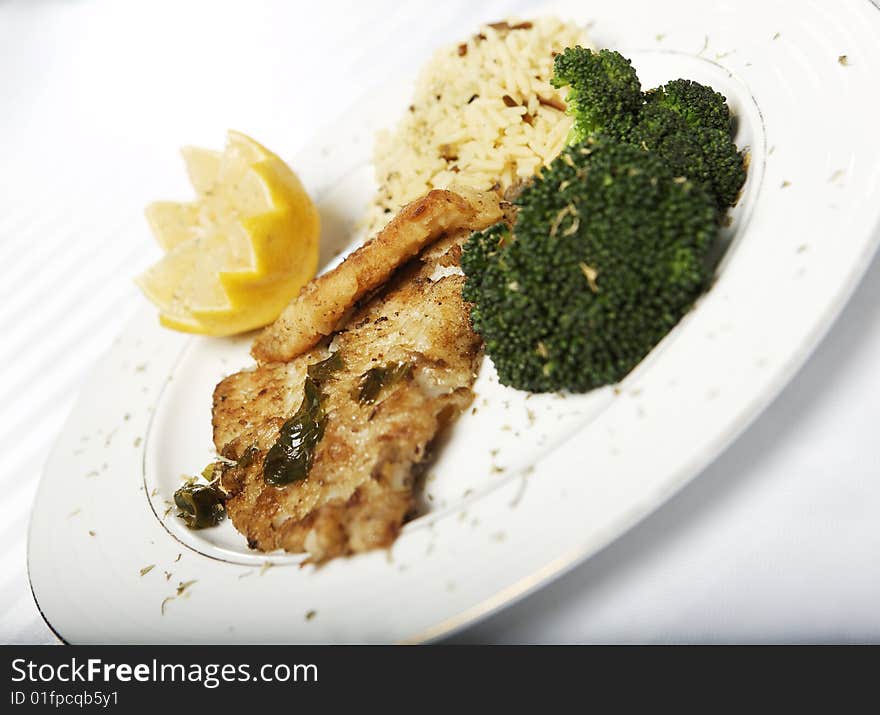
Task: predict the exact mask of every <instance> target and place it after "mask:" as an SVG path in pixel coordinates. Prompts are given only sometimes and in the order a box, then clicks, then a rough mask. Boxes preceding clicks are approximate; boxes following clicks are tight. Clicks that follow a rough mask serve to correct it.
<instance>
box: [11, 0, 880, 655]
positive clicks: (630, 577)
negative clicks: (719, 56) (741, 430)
mask: <svg viewBox="0 0 880 715" xmlns="http://www.w3.org/2000/svg"><path fill="white" fill-rule="evenodd" d="M586 1H587V0H585V2H586ZM632 5H633V6H634V9H633V11H634V12H637V10H638V8H637V5H638V3H637V2H632ZM535 6H536V3H532V2H484V3H474V2H464V1H461V0H458V1H449V0H446V1H444V2H430V3H428V2H409V3H399V2H335V1H334V2H329V1H328V0H322V2H314V0H311V1H310V2H244V0H242V1H241V2H235V3H232V2H210V3H209V2H157V1H155V0H154V1H152V2H146V1H143V2H131V1H129V2H126V1H117V2H110V1H109V0H106V1H101V0H79V1H76V0H68V1H62V0H43V1H41V0H30V1H27V0H19V1H18V2H14V1H13V2H9V1H7V2H0V270H2V276H3V280H2V281H0V295H2V298H0V356H2V361H3V362H2V365H3V372H2V376H0V490H2V491H0V493H2V496H0V543H2V544H3V550H2V555H0V643H9V642H12V643H50V642H55V639H54V637H53V636H52V634H51V632H50V631H49V630H48V629H47V628H46V627H45V625H44V624H43V622H42V620H41V619H40V617H39V614H38V612H37V610H36V607H35V606H34V604H33V600H32V598H31V594H30V591H29V588H28V582H27V576H26V564H25V551H26V550H25V546H26V533H27V525H28V517H29V511H30V506H31V502H32V499H33V494H34V490H35V487H36V484H37V480H38V479H39V476H40V472H41V468H42V464H43V461H44V458H45V455H46V452H47V450H48V448H49V446H50V445H51V443H52V441H53V440H54V438H55V436H56V435H57V434H58V431H59V430H60V429H61V426H62V423H63V421H64V419H65V417H66V415H67V413H68V412H69V410H70V407H71V405H72V403H73V401H74V399H75V398H76V396H77V390H78V386H79V384H80V383H81V381H82V379H83V376H84V375H85V374H86V373H87V371H88V370H89V367H90V366H91V365H92V364H93V363H94V362H95V360H96V359H97V357H98V356H99V355H100V354H101V353H102V352H104V351H105V350H106V349H107V348H108V347H109V345H110V343H111V341H112V339H113V337H114V336H115V335H116V333H117V332H118V331H119V330H120V329H121V327H122V326H123V325H124V324H125V322H126V321H127V320H128V318H129V317H130V316H131V315H132V313H133V312H134V310H135V309H136V308H137V307H138V306H139V305H141V302H142V300H143V299H142V298H141V297H140V296H139V294H138V293H137V291H136V289H135V287H134V286H133V284H132V282H131V278H132V276H133V275H134V274H136V273H137V272H139V271H140V270H141V269H143V268H144V267H145V266H146V265H148V264H149V263H150V262H151V261H152V260H153V259H154V257H155V256H156V255H157V249H156V248H155V247H154V245H153V243H152V240H151V237H150V236H149V233H148V231H147V229H146V226H145V223H144V221H143V218H142V213H141V212H142V208H143V206H144V205H145V204H146V203H147V202H149V201H151V200H153V199H156V198H176V197H180V198H183V197H185V196H187V193H186V191H187V187H186V184H185V179H184V175H183V169H182V165H181V162H180V160H179V156H178V154H177V148H178V147H179V146H180V145H183V144H188V143H189V144H198V145H203V146H209V147H217V148H219V147H220V146H221V145H222V142H223V137H224V133H225V130H226V129H227V128H230V127H231V128H236V129H240V130H242V131H244V132H246V133H248V134H251V135H252V136H254V137H256V138H257V139H259V140H260V141H261V142H263V143H265V144H267V145H268V146H269V147H270V148H272V149H274V150H275V151H276V152H278V153H279V154H281V155H282V156H285V157H290V156H293V155H295V154H296V152H297V151H298V150H299V149H300V148H302V147H303V146H304V145H305V144H306V143H307V142H308V141H309V138H310V137H311V136H312V135H313V134H314V133H315V132H317V131H318V130H319V129H320V128H321V126H322V125H323V124H324V123H326V122H328V121H330V120H331V119H333V118H335V117H336V116H338V115H339V114H340V113H342V112H343V111H345V110H346V109H347V108H348V107H349V105H351V104H353V103H354V102H356V100H357V98H358V96H360V95H362V94H363V93H365V92H368V91H369V89H370V87H371V86H376V85H378V84H381V83H382V82H384V81H385V80H386V79H387V78H388V77H389V76H391V75H393V74H394V73H395V71H397V70H398V69H399V68H400V67H402V66H410V65H411V64H412V63H420V62H422V61H424V60H425V59H426V58H427V57H428V56H429V54H430V51H431V49H432V48H433V47H435V46H436V45H437V44H440V43H446V42H454V41H456V40H457V39H458V38H460V37H463V36H466V35H467V34H469V33H470V32H472V30H473V29H474V27H475V26H476V24H478V22H479V21H481V20H496V19H501V18H503V17H506V16H508V15H519V16H528V15H529V13H530V8H532V7H535ZM745 11H747V9H744V12H745ZM754 11H759V8H757V7H756V8H754ZM670 17H671V18H672V19H673V20H672V21H673V22H674V18H675V12H674V2H672V3H670ZM664 29H668V28H664ZM877 69H878V70H880V68H877ZM878 370H880V261H878V260H875V261H874V262H873V263H872V265H871V266H870V267H869V268H868V270H867V273H866V275H865V278H864V281H863V283H862V285H861V286H860V288H859V289H858V290H857V292H856V294H855V296H854V297H853V298H852V300H851V302H850V304H849V305H848V307H847V308H846V310H845V311H844V313H843V315H842V316H841V318H840V320H839V321H838V322H837V324H836V325H835V327H834V328H833V329H832V330H831V332H830V334H829V335H828V337H827V338H826V339H825V341H824V342H823V343H822V344H821V346H820V347H819V349H818V351H817V352H816V353H815V355H814V356H813V357H812V358H811V359H810V361H809V362H808V363H807V365H806V367H805V368H804V369H803V370H802V371H801V372H800V373H799V374H798V375H797V377H796V378H795V379H794V381H793V382H792V383H791V384H790V385H789V387H788V388H787V389H786V390H785V391H784V392H783V394H782V395H781V396H780V397H779V399H777V400H776V402H775V403H774V404H773V405H772V406H771V407H770V408H769V409H768V410H767V411H766V412H765V413H764V414H763V415H762V416H761V417H760V418H759V419H758V420H757V422H755V424H754V425H753V426H752V427H751V428H750V429H749V430H748V431H747V432H746V433H745V434H744V435H743V436H742V437H741V438H740V439H739V440H738V441H737V442H736V443H735V444H734V445H733V447H731V448H730V449H729V450H728V451H727V452H726V453H725V454H723V455H722V456H721V457H720V458H719V459H718V460H717V461H716V462H715V463H714V464H713V465H712V466H711V467H710V468H709V469H707V470H706V471H705V473H704V474H702V475H701V476H700V477H699V478H698V479H696V480H695V481H694V482H693V483H692V484H691V485H690V486H689V487H687V488H686V489H685V490H684V491H683V492H681V493H680V494H679V495H678V496H677V497H675V498H674V499H673V500H672V501H671V502H669V503H668V504H667V505H666V506H664V507H663V508H662V509H661V510H660V511H658V512H657V513H656V514H654V515H653V516H652V517H650V518H649V519H647V520H646V521H644V522H643V523H642V524H641V525H639V526H638V527H636V528H635V529H634V530H632V531H631V532H630V533H628V534H627V535H626V536H624V537H623V538H622V539H620V540H618V541H617V542H616V543H614V544H613V545H612V546H610V547H609V548H607V549H606V550H605V551H603V552H602V553H600V554H599V555H597V556H596V557H594V558H593V559H591V560H590V561H588V562H587V563H586V564H584V565H582V566H580V567H579V568H577V569H575V570H574V571H573V572H571V573H570V574H568V575H567V576H565V577H563V578H562V579H560V580H559V581H557V582H555V583H554V584H552V585H550V586H549V587H547V588H545V589H543V590H542V591H540V592H539V593H537V594H535V595H533V596H531V597H529V598H528V599H526V600H525V601H523V602H521V603H519V604H517V605H515V606H513V607H511V608H509V609H507V610H505V611H503V612H502V613H500V614H498V615H496V616H495V617H493V618H491V619H489V620H488V621H485V622H483V623H481V624H479V625H477V626H475V627H473V628H471V629H469V630H467V631H465V632H463V633H461V634H460V635H458V636H457V637H456V638H455V639H454V640H456V641H460V642H584V641H600V642H609V641H610V642H619V641H623V642H669V641H673V642H680V641H687V642H692V641H699V642H716V641H723V642H729V641H743V640H747V641H786V642H791V641H835V642H836V641H873V642H877V641H880V519H878V514H880V478H878V477H880V466H878V465H880V456H878V444H877V436H878V424H880V378H878V376H877V372H878ZM83 578H88V574H83Z"/></svg>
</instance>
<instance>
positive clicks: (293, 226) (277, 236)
mask: <svg viewBox="0 0 880 715" xmlns="http://www.w3.org/2000/svg"><path fill="white" fill-rule="evenodd" d="M182 153H183V158H184V161H185V163H186V168H187V173H188V174H189V179H190V183H191V184H192V186H193V188H194V189H195V192H196V200H195V201H193V202H191V203H176V202H170V201H160V202H156V203H154V204H151V205H150V206H148V207H147V209H146V217H147V222H148V223H149V225H150V228H151V229H152V231H153V234H154V236H155V237H156V240H157V241H158V243H159V245H160V246H161V247H162V249H163V250H164V251H165V256H164V257H163V258H162V259H161V260H159V262H158V263H156V264H155V265H153V266H151V267H150V268H149V269H148V270H147V271H146V272H145V273H143V274H142V275H141V276H139V277H138V278H137V284H138V285H139V286H140V288H141V290H143V292H144V294H145V295H146V296H147V298H149V299H150V300H151V301H152V302H153V303H155V304H156V305H157V306H158V307H159V311H160V312H159V320H160V322H161V323H162V325H165V326H166V327H169V328H173V329H175V330H181V331H184V332H190V333H202V334H205V335H233V334H235V333H241V332H245V331H247V330H252V329H254V328H258V327H260V326H263V325H266V324H268V323H271V322H272V321H273V320H275V318H277V317H278V315H279V314H280V313H281V311H282V310H283V309H284V307H285V306H286V305H287V304H288V303H289V302H290V300H291V299H292V298H293V297H294V296H295V295H296V294H297V293H298V292H299V290H300V289H301V288H302V287H303V286H304V285H305V284H306V283H307V282H308V281H309V280H311V279H312V278H313V277H314V275H315V271H316V270H317V267H318V239H319V233H320V223H319V218H318V211H317V209H316V208H315V205H314V204H313V203H312V200H311V199H310V198H309V196H308V194H307V193H306V191H305V189H304V188H303V186H302V184H301V183H300V181H299V179H298V178H297V176H296V174H294V173H293V171H292V170H291V169H290V167H288V166H287V164H285V163H284V162H283V161H281V159H279V158H278V157H277V156H276V155H275V154H273V153H272V152H270V151H269V150H268V149H266V148H265V147H263V146H262V145H260V144H259V143H257V142H256V141H254V140H253V139H251V138H250V137H247V136H245V135H244V134H241V133H239V132H233V131H230V132H229V134H228V137H227V144H226V149H225V150H224V151H223V152H222V153H221V152H215V151H209V150H207V149H198V148H191V147H188V148H185V149H184V150H183V152H182Z"/></svg>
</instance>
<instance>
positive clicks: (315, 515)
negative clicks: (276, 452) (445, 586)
mask: <svg viewBox="0 0 880 715" xmlns="http://www.w3.org/2000/svg"><path fill="white" fill-rule="evenodd" d="M467 234H468V232H467V231H465V232H460V233H459V234H457V235H456V236H450V237H449V238H447V239H446V240H444V241H443V242H441V243H439V244H438V245H437V246H436V247H432V249H431V250H430V251H426V252H425V254H423V259H424V260H425V262H424V263H421V262H418V261H416V262H414V263H413V264H412V265H409V266H407V267H405V268H403V269H402V270H401V271H400V272H399V273H398V275H396V276H395V278H394V279H393V280H392V282H391V283H390V284H389V285H388V286H387V287H386V288H385V289H383V290H382V292H381V293H380V294H378V295H376V296H374V297H373V298H372V299H371V300H370V301H369V302H368V303H367V304H366V305H365V306H363V307H362V308H360V309H359V310H358V311H357V313H356V314H355V315H354V316H353V317H352V318H351V320H350V321H349V323H348V326H347V327H346V328H345V329H343V330H341V331H339V332H338V333H337V334H336V335H335V336H334V337H333V341H332V343H330V346H328V345H327V344H326V342H325V343H322V345H320V346H318V347H314V348H312V349H311V350H310V351H309V352H307V353H305V354H302V355H300V356H299V357H297V358H296V359H294V360H292V361H290V362H288V363H269V364H265V365H262V366H260V367H258V368H256V369H255V370H252V371H246V372H240V373H237V374H235V375H231V376H230V377H228V378H226V379H225V380H223V381H222V382H221V383H220V384H219V385H218V386H217V388H216V390H215V393H214V415H213V423H214V441H215V444H216V447H217V449H218V451H219V452H220V454H221V455H223V456H224V457H226V458H227V459H229V460H233V461H235V462H237V464H236V465H234V466H227V467H226V468H225V469H224V472H223V476H222V485H223V487H224V489H225V490H226V491H227V492H228V493H229V494H230V498H229V500H228V502H227V511H228V513H229V516H230V518H231V519H232V522H233V524H234V525H235V527H236V528H237V529H238V530H239V531H241V532H242V533H243V534H245V535H246V536H247V539H248V543H249V544H250V545H251V547H253V548H257V549H261V550H265V551H270V550H274V549H279V548H281V549H285V550H287V551H293V552H303V551H305V552H308V553H309V556H310V559H311V560H312V561H314V562H321V561H325V560H327V559H330V558H333V557H335V556H339V555H345V554H351V553H357V552H361V551H367V550H369V549H374V548H380V547H384V546H388V545H390V544H391V543H392V542H393V541H394V539H395V538H396V536H397V533H398V532H399V530H400V527H401V525H402V523H403V521H404V519H405V517H406V515H407V513H408V512H409V511H410V510H411V509H412V506H413V498H412V488H413V482H414V478H415V477H414V473H415V472H416V471H417V467H418V465H419V464H420V463H422V462H423V461H424V460H425V459H426V457H427V455H428V452H429V449H430V445H431V442H432V441H433V439H434V438H435V436H436V434H437V432H438V431H439V430H440V429H442V428H443V426H444V425H445V424H447V423H448V422H450V421H451V420H452V419H454V418H455V416H456V415H458V414H459V413H460V412H461V411H462V410H464V409H465V408H466V407H467V406H468V405H469V404H470V402H471V400H472V399H473V393H472V392H471V386H472V384H473V381H474V378H475V373H476V369H477V366H478V361H479V356H480V340H479V338H478V337H477V336H476V335H475V334H474V333H473V331H472V330H471V327H470V321H469V317H468V307H467V305H466V304H465V303H464V302H463V301H462V298H461V286H462V282H463V278H462V276H460V275H445V276H443V277H439V278H437V276H436V275H435V273H436V272H437V269H438V266H447V267H448V266H449V265H450V264H454V263H456V262H457V261H456V258H457V256H458V253H459V252H460V241H461V240H463V238H464V237H466V235H467ZM441 272H444V271H441ZM331 347H332V349H333V350H334V351H337V352H338V353H339V354H340V356H341V357H342V360H343V363H344V367H343V368H342V369H341V370H339V371H337V372H336V373H334V375H333V376H332V378H330V379H328V380H327V381H326V382H325V383H324V386H323V388H322V391H323V395H324V397H323V406H324V410H325V412H326V414H327V416H328V417H327V422H326V427H325V431H324V436H323V438H322V439H321V441H320V442H319V443H318V446H317V448H316V450H315V457H314V462H313V464H312V467H311V470H310V472H309V476H308V477H307V478H306V479H304V480H302V481H299V482H293V483H291V484H287V485H285V486H282V487H276V486H272V485H270V484H267V483H266V482H265V481H264V479H263V461H264V458H265V454H266V452H267V451H268V449H269V448H270V447H271V446H272V444H274V443H275V441H276V440H277V437H278V433H279V429H280V428H281V425H282V424H283V423H284V421H285V420H286V419H287V418H288V417H289V416H290V415H291V414H292V413H293V412H295V411H296V409H297V408H298V407H299V403H300V401H301V399H302V386H303V382H304V380H305V376H306V368H307V366H308V365H309V364H312V363H314V362H318V361H320V360H322V359H324V358H325V357H326V356H327V355H329V354H330V349H331ZM398 361H400V362H405V363H407V364H409V365H411V366H412V371H411V373H410V374H409V375H408V376H407V377H405V378H404V379H403V380H401V381H400V382H398V383H395V384H391V385H387V386H386V387H384V388H383V390H382V391H381V393H380V394H379V396H378V398H377V399H376V401H375V402H374V403H372V404H362V403H361V402H360V401H359V400H358V399H357V395H358V385H359V382H360V378H361V376H362V375H363V374H364V373H365V372H366V371H368V370H370V369H371V368H373V367H377V366H382V365H384V364H387V363H392V362H398Z"/></svg>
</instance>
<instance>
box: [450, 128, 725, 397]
mask: <svg viewBox="0 0 880 715" xmlns="http://www.w3.org/2000/svg"><path fill="white" fill-rule="evenodd" d="M517 204H518V206H519V210H518V214H517V218H516V222H515V224H514V226H513V228H512V229H511V228H509V227H507V226H506V225H503V224H498V225H496V226H493V227H491V228H489V229H487V230H486V231H483V232H481V233H476V234H474V235H473V236H472V237H471V238H470V239H469V241H468V243H467V244H466V246H465V251H464V255H463V257H462V268H463V270H464V272H465V275H466V281H465V289H464V296H465V298H466V299H467V300H469V301H471V302H472V303H473V306H472V310H471V320H472V323H473V326H474V329H475V330H476V331H477V332H478V333H480V334H481V335H482V336H483V339H484V340H485V344H486V352H487V353H488V355H489V356H490V357H491V358H492V361H493V363H494V364H495V367H496V369H497V371H498V375H499V378H500V380H501V382H502V383H503V384H505V385H510V386H512V387H516V388H519V389H523V390H530V391H533V392H549V391H555V390H561V389H567V390H571V391H574V392H584V391H587V390H590V389H592V388H594V387H598V386H600V385H605V384H609V383H613V382H617V381H619V380H620V379H621V378H623V377H624V376H625V375H626V374H627V373H628V372H629V371H630V370H631V369H632V368H633V367H634V366H635V365H636V364H637V363H638V362H639V361H640V360H641V359H642V358H643V357H644V356H645V355H646V354H647V353H648V352H649V351H650V350H651V349H652V348H653V347H654V345H656V344H657V343H658V342H659V341H660V340H661V339H662V338H663V336H664V335H666V333H667V332H668V331H669V330H670V329H671V328H672V327H673V326H674V325H675V324H676V323H677V322H678V321H679V319H680V318H681V316H682V315H683V314H684V313H685V312H686V311H687V310H688V309H689V308H690V306H691V305H692V303H693V301H694V300H695V299H696V298H697V296H699V294H700V293H701V292H702V291H703V290H704V289H705V288H706V286H707V284H708V282H709V280H710V277H711V268H710V266H709V265H708V253H709V250H710V248H711V246H712V244H713V242H714V240H715V238H716V236H717V232H718V223H717V220H716V208H715V201H714V199H713V197H712V196H711V195H710V194H709V193H708V192H707V191H706V190H705V189H704V187H703V186H701V185H700V184H697V183H692V182H690V181H687V180H683V179H680V178H677V177H676V175H675V174H674V173H673V172H672V171H670V169H669V167H668V166H667V164H666V163H665V162H664V161H663V160H662V159H661V158H659V157H658V156H656V155H653V154H651V153H649V152H646V151H644V150H642V149H640V148H639V147H637V146H635V145H632V144H627V143H623V142H619V141H616V140H614V139H611V138H607V137H602V136H598V137H593V138H591V139H589V140H588V141H587V143H585V144H582V145H579V146H574V147H569V148H567V149H566V150H565V151H564V152H563V153H562V154H561V155H560V157H558V158H557V159H556V160H555V161H554V162H553V163H552V164H551V165H550V167H548V168H547V169H546V170H545V171H544V172H543V174H542V175H540V176H538V177H537V178H536V179H535V181H534V183H533V184H531V185H530V186H529V187H528V188H527V189H526V190H525V191H523V193H522V194H521V195H520V197H519V198H518V199H517Z"/></svg>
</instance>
